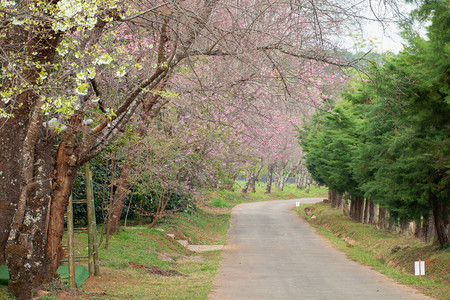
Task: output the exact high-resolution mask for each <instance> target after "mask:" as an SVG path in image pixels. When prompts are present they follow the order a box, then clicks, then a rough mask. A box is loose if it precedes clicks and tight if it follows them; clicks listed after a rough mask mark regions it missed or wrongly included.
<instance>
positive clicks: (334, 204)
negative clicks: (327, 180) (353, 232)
mask: <svg viewBox="0 0 450 300" xmlns="http://www.w3.org/2000/svg"><path fill="white" fill-rule="evenodd" d="M328 201H330V205H331V208H335V207H336V203H335V201H334V191H333V190H332V189H328Z"/></svg>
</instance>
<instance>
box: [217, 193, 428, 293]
mask: <svg viewBox="0 0 450 300" xmlns="http://www.w3.org/2000/svg"><path fill="white" fill-rule="evenodd" d="M320 200H322V199H317V198H316V199H312V198H310V199H301V200H300V202H302V203H305V202H308V203H311V202H318V201H320ZM296 201H299V200H286V201H270V202H256V203H246V204H241V205H238V206H236V207H235V208H234V209H233V211H232V213H231V225H230V229H229V231H228V238H227V242H226V244H225V247H224V250H223V251H222V257H223V261H222V265H221V267H220V268H219V270H218V273H217V276H216V278H215V279H214V283H213V288H212V291H211V293H210V295H209V299H210V300H222V299H230V300H237V299H246V300H250V299H258V300H259V299H271V300H275V299H282V300H288V299H333V300H335V299H345V300H350V299H365V300H367V299H380V300H385V299H395V300H397V299H411V300H414V299H431V298H428V297H425V296H423V295H421V294H419V293H418V292H416V291H414V290H413V289H411V288H407V287H404V286H401V285H399V284H396V283H395V282H394V281H392V280H391V279H389V278H387V277H386V276H384V275H382V274H379V273H378V272H376V271H374V270H371V269H370V268H369V267H367V266H362V265H360V264H358V263H356V262H354V261H351V260H350V259H348V258H346V256H345V254H343V253H342V252H340V251H338V250H336V249H335V248H333V247H332V246H331V244H330V243H329V242H328V241H327V240H326V239H325V238H323V237H322V236H320V235H318V234H317V233H315V232H314V229H312V228H311V227H310V226H309V224H308V223H307V222H306V221H304V220H303V219H301V218H300V217H299V216H297V215H296V214H295V212H294V211H293V208H294V206H295V202H296Z"/></svg>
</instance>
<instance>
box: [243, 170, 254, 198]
mask: <svg viewBox="0 0 450 300" xmlns="http://www.w3.org/2000/svg"><path fill="white" fill-rule="evenodd" d="M254 172H255V171H254V170H252V169H250V170H248V171H247V180H246V182H245V185H244V187H243V188H242V192H243V193H244V194H246V193H247V192H248V189H249V188H250V185H251V182H252V180H253V177H254Z"/></svg>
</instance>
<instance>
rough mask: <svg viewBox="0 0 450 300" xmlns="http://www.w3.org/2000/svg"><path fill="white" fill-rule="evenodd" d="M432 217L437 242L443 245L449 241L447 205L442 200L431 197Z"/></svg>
mask: <svg viewBox="0 0 450 300" xmlns="http://www.w3.org/2000/svg"><path fill="white" fill-rule="evenodd" d="M433 200H435V201H432V203H433V217H434V225H435V230H436V237H437V240H438V241H439V244H440V245H441V246H442V245H445V244H447V243H449V242H450V239H449V226H450V224H449V219H448V215H447V213H446V212H447V209H448V208H447V207H445V204H444V203H443V202H440V201H437V200H436V199H433Z"/></svg>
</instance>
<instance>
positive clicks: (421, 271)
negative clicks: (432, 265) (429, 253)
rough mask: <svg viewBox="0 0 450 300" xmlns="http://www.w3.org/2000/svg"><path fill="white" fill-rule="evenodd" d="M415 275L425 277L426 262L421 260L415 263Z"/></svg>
mask: <svg viewBox="0 0 450 300" xmlns="http://www.w3.org/2000/svg"><path fill="white" fill-rule="evenodd" d="M414 275H416V276H420V278H422V275H425V262H424V261H422V260H420V259H419V261H415V262H414Z"/></svg>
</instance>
